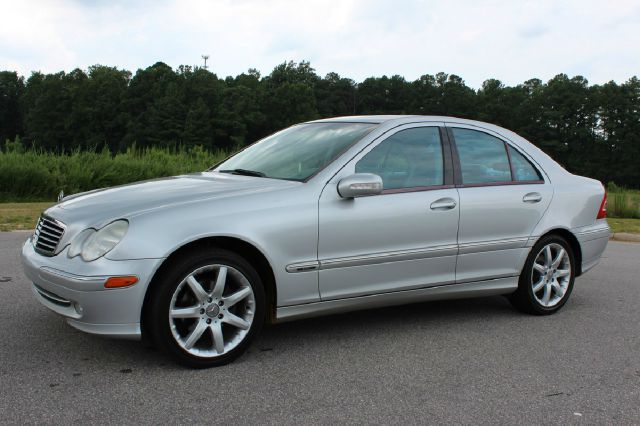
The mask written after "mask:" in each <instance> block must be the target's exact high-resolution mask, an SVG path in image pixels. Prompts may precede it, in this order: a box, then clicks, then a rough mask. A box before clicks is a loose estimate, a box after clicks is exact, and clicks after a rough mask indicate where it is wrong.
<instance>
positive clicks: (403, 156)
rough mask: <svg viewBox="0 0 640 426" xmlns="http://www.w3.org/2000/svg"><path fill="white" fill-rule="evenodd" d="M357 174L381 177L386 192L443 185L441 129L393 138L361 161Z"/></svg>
mask: <svg viewBox="0 0 640 426" xmlns="http://www.w3.org/2000/svg"><path fill="white" fill-rule="evenodd" d="M356 173H373V174H376V175H378V176H380V177H381V178H382V182H383V185H384V186H383V187H384V189H385V190H386V189H403V188H416V187H423V186H437V185H442V184H443V183H444V162H443V156H442V143H441V142H440V132H439V130H438V128H437V127H417V128H413V129H407V130H401V131H399V132H397V133H395V134H393V135H391V136H390V137H388V138H387V139H385V140H384V141H382V142H381V143H380V144H378V145H377V146H376V147H374V148H373V149H372V150H371V151H369V153H368V154H367V155H365V156H364V157H362V158H361V159H360V161H358V163H357V164H356Z"/></svg>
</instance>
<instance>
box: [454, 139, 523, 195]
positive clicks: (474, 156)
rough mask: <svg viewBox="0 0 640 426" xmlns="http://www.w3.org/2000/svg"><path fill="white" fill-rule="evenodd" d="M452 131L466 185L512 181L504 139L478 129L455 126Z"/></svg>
mask: <svg viewBox="0 0 640 426" xmlns="http://www.w3.org/2000/svg"><path fill="white" fill-rule="evenodd" d="M452 131H453V136H454V138H455V142H456V148H457V149H458V157H459V158H460V168H461V172H462V183H463V184H464V185H473V184H483V183H493V182H509V181H511V168H510V166H509V157H508V156H507V150H506V148H505V143H504V142H503V141H501V140H500V139H498V138H496V137H493V136H491V135H488V134H486V133H484V132H479V131H477V130H470V129H456V128H453V129H452Z"/></svg>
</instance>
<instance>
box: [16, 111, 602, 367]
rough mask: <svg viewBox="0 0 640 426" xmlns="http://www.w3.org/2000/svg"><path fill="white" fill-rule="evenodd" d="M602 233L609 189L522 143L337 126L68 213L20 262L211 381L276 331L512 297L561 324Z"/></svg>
mask: <svg viewBox="0 0 640 426" xmlns="http://www.w3.org/2000/svg"><path fill="white" fill-rule="evenodd" d="M605 217H606V196H605V192H604V188H603V186H602V184H601V183H600V182H598V181H595V180H593V179H589V178H585V177H581V176H576V175H573V174H571V173H569V172H567V171H566V170H564V169H563V168H562V167H561V166H560V165H558V164H557V163H556V162H554V161H553V160H552V159H551V158H550V157H549V156H547V155H546V154H545V153H543V152H542V151H541V150H539V149H538V148H536V147H535V146H534V145H533V144H531V143H529V142H527V141H526V140H525V139H523V138H522V137H520V136H518V135H516V134H515V133H513V132H511V131H509V130H506V129H503V128H500V127H497V126H494V125H490V124H486V123H481V122H476V121H469V120H462V119H457V118H450V117H426V116H362V117H342V118H334V119H328V120H318V121H313V122H308V123H303V124H299V125H295V126H292V127H290V128H287V129H285V130H282V131H280V132H278V133H276V134H274V135H272V136H269V137H267V138H265V139H263V140H261V141H259V142H257V143H255V144H253V145H251V146H249V147H247V148H245V149H244V150H242V151H240V152H239V153H237V154H235V155H234V156H232V157H230V158H229V159H227V160H226V161H224V162H222V163H220V164H218V165H217V166H215V167H213V168H212V169H210V170H208V171H206V172H202V173H197V174H191V175H185V176H176V177H171V178H165V179H157V180H152V181H147V182H140V183H136V184H132V185H126V186H120V187H115V188H109V189H103V190H97V191H91V192H87V193H83V194H77V195H73V196H69V197H67V198H64V199H63V200H62V201H61V202H60V203H58V204H56V205H55V206H53V207H51V208H50V209H48V210H47V211H45V212H44V213H43V214H42V217H41V218H40V221H39V223H38V226H37V229H36V231H35V233H34V235H33V236H32V237H30V238H29V240H28V241H27V242H26V243H25V245H24V247H23V250H22V260H23V264H24V270H25V273H26V275H27V276H28V277H29V279H30V280H31V281H32V282H33V292H34V294H35V296H36V297H37V299H38V300H39V301H40V302H41V303H42V304H43V305H45V306H46V307H48V308H50V309H51V310H53V311H55V312H57V313H58V314H60V315H62V316H64V317H66V318H67V321H68V323H69V324H70V325H72V326H73V327H76V328H78V329H80V330H82V331H86V332H89V333H94V334H101V335H108V336H114V337H122V338H135V339H138V338H141V337H147V338H149V339H150V340H151V341H153V342H155V344H157V345H158V346H159V347H161V348H162V349H164V350H165V351H166V352H167V353H169V354H170V355H171V356H173V357H174V358H175V359H176V360H177V361H178V362H181V363H183V364H186V365H189V366H193V367H208V366H216V365H221V364H224V363H227V362H229V361H231V360H233V359H235V358H236V357H238V356H239V355H240V354H242V352H243V351H244V350H245V349H246V348H247V346H248V345H249V343H250V342H251V340H252V339H253V338H254V337H255V335H256V334H257V333H258V332H259V331H260V329H261V327H262V326H263V324H264V322H265V321H266V322H270V323H276V322H281V321H288V320H292V319H297V318H304V317H309V316H314V315H322V314H330V313H336V312H345V311H350V310H355V309H367V308H380V307H385V306H390V305H397V304H404V303H412V302H419V301H425V300H436V299H448V298H460V297H475V296H489V295H499V294H501V295H505V296H507V297H508V298H509V300H511V302H512V303H513V305H514V306H515V307H516V308H518V309H520V310H522V311H524V312H527V313H531V314H536V315H546V314H551V313H554V312H556V311H557V310H559V309H560V308H561V307H562V306H563V305H564V304H565V303H566V302H567V299H568V298H569V295H570V294H571V291H572V288H573V284H574V279H575V277H577V276H579V275H580V274H583V273H585V272H586V271H588V270H589V269H590V268H592V267H593V266H594V265H595V264H596V263H597V262H598V261H599V259H600V257H601V255H602V252H603V251H604V249H605V247H606V245H607V241H608V238H609V227H608V225H607V222H606V219H605ZM425 309H428V306H425Z"/></svg>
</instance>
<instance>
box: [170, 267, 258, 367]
mask: <svg viewBox="0 0 640 426" xmlns="http://www.w3.org/2000/svg"><path fill="white" fill-rule="evenodd" d="M255 310H256V300H255V295H254V292H253V289H252V287H251V284H250V283H249V280H248V279H247V278H246V277H245V276H244V275H243V274H242V273H241V272H240V271H239V270H237V269H235V268H233V267H231V266H228V265H222V264H212V265H206V266H203V267H200V268H198V269H196V270H195V271H193V272H191V273H190V274H189V275H188V276H186V277H185V278H184V279H183V280H182V282H181V283H180V284H179V285H178V287H177V288H176V290H175V291H174V293H173V296H172V298H171V302H170V305H169V326H170V328H171V333H172V335H173V338H174V339H175V341H176V342H177V343H178V345H179V346H180V347H181V348H182V349H184V350H185V351H187V352H188V353H189V354H191V355H194V356H197V357H201V358H215V357H219V356H221V355H223V354H225V353H228V352H229V351H231V350H233V349H234V348H235V347H237V346H238V345H239V344H240V343H241V342H242V341H243V340H244V338H245V337H246V336H247V334H248V333H249V330H250V328H251V324H252V323H253V319H254V316H255Z"/></svg>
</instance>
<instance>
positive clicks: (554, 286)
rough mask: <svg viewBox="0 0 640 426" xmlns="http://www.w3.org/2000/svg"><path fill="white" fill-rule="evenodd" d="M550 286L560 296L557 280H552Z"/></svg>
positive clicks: (560, 289)
mask: <svg viewBox="0 0 640 426" xmlns="http://www.w3.org/2000/svg"><path fill="white" fill-rule="evenodd" d="M551 288H552V289H553V291H555V292H556V294H557V295H558V296H560V297H562V287H560V284H558V283H557V282H552V283H551Z"/></svg>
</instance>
